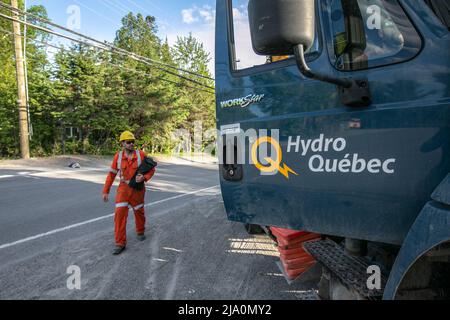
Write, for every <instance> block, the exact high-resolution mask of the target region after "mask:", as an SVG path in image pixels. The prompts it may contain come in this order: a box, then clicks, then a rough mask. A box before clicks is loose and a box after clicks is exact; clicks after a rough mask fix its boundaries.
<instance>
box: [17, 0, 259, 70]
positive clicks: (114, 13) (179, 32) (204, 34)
mask: <svg viewBox="0 0 450 320" xmlns="http://www.w3.org/2000/svg"><path fill="white" fill-rule="evenodd" d="M26 2H27V7H29V6H32V5H43V6H44V7H45V8H46V9H47V13H48V16H49V18H50V19H51V20H52V21H53V22H55V23H57V24H60V25H63V26H65V27H69V28H73V29H74V30H75V31H78V32H80V33H82V34H85V35H88V36H90V37H93V38H95V39H98V40H102V41H113V40H114V37H115V32H116V31H117V30H118V29H119V28H120V26H121V18H122V17H123V16H125V15H126V14H127V13H128V12H130V11H131V12H133V13H138V12H139V13H142V14H144V15H152V16H155V17H156V22H157V25H158V35H159V37H160V38H161V39H163V40H164V39H165V38H166V37H167V39H168V41H169V44H170V45H173V44H174V43H175V41H176V40H177V36H187V35H188V34H189V32H192V34H193V36H194V37H196V38H197V39H198V40H200V41H201V42H202V43H203V44H204V47H205V49H206V50H207V51H208V52H209V53H210V57H211V62H210V63H209V69H210V71H211V74H212V75H214V38H215V34H214V33H215V5H216V1H215V0H26ZM247 3H248V0H233V13H234V14H233V15H234V18H235V27H234V29H235V33H236V34H237V35H238V36H236V37H235V38H236V42H237V43H236V48H237V57H238V59H239V61H240V62H238V66H239V67H241V68H244V67H247V66H251V65H253V64H256V63H255V60H256V59H259V60H260V61H258V63H261V62H263V61H264V59H265V58H261V57H257V58H256V57H255V55H254V54H253V50H252V49H251V43H250V33H249V28H248V21H247V11H246V7H247ZM76 17H79V19H77V18H76ZM53 41H54V42H58V41H60V42H61V43H67V42H65V41H64V40H58V38H57V37H53Z"/></svg>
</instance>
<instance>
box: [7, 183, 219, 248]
mask: <svg viewBox="0 0 450 320" xmlns="http://www.w3.org/2000/svg"><path fill="white" fill-rule="evenodd" d="M218 186H219V185H215V186H212V187H209V188H204V189H200V190H195V191H191V192H187V193H183V194H179V195H177V196H173V197H169V198H166V199H162V200H158V201H155V202H152V203H148V204H146V205H145V207H151V206H154V205H157V204H160V203H163V202H167V201H171V200H175V199H178V198H182V197H186V196H189V195H192V194H196V193H200V192H203V191H207V190H211V189H214V188H217V187H218ZM113 216H114V213H112V214H108V215H105V216H101V217H98V218H95V219H91V220H87V221H83V222H79V223H75V224H72V225H70V226H67V227H63V228H59V229H55V230H51V231H48V232H45V233H41V234H37V235H35V236H32V237H28V238H24V239H21V240H17V241H14V242H11V243H5V244H2V245H0V250H1V249H5V248H9V247H12V246H15V245H18V244H21V243H24V242H29V241H32V240H36V239H39V238H42V237H46V236H49V235H52V234H55V233H59V232H63V231H66V230H70V229H73V228H77V227H80V226H84V225H86V224H89V223H93V222H96V221H100V220H104V219H108V218H111V217H113Z"/></svg>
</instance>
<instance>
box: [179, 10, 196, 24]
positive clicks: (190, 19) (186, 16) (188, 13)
mask: <svg viewBox="0 0 450 320" xmlns="http://www.w3.org/2000/svg"><path fill="white" fill-rule="evenodd" d="M194 12H195V9H194V8H191V9H183V10H181V16H182V17H183V22H184V23H187V24H191V23H194V22H197V21H198V18H196V17H194Z"/></svg>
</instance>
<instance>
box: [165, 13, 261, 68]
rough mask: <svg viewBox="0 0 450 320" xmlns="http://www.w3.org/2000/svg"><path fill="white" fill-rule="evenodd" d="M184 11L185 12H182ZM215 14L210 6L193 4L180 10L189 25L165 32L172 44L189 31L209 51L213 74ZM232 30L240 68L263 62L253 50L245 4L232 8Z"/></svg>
mask: <svg viewBox="0 0 450 320" xmlns="http://www.w3.org/2000/svg"><path fill="white" fill-rule="evenodd" d="M183 12H186V13H183ZM215 15H216V12H215V10H214V9H213V8H211V7H210V6H203V7H201V8H199V7H197V6H195V5H194V6H193V7H191V8H188V9H184V10H183V11H182V17H183V22H184V23H185V24H187V25H189V27H186V28H183V29H180V30H177V31H176V32H173V33H169V34H167V39H168V41H169V44H170V45H171V46H172V45H173V44H174V43H175V42H176V40H177V36H187V35H188V34H189V32H192V35H193V36H194V37H195V38H197V39H198V40H199V41H200V42H202V43H203V45H204V47H205V50H206V51H207V52H209V53H210V57H211V62H210V63H209V66H208V67H209V70H210V71H211V74H212V75H213V76H214V55H215ZM233 20H234V32H235V46H236V58H237V59H238V60H239V62H238V67H239V68H240V69H242V68H247V67H251V66H254V65H260V64H263V63H264V62H265V60H266V58H265V57H264V56H258V55H256V54H255V53H254V52H253V48H252V43H251V38H250V29H249V26H248V14H247V8H246V7H245V6H239V7H236V8H233Z"/></svg>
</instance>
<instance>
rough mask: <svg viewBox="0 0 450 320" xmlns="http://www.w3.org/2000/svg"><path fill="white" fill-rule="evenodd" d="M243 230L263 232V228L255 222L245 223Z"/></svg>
mask: <svg viewBox="0 0 450 320" xmlns="http://www.w3.org/2000/svg"><path fill="white" fill-rule="evenodd" d="M244 226H245V230H246V231H247V233H248V234H263V233H264V230H263V228H261V227H260V226H259V225H257V224H251V223H246V224H245V225H244Z"/></svg>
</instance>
